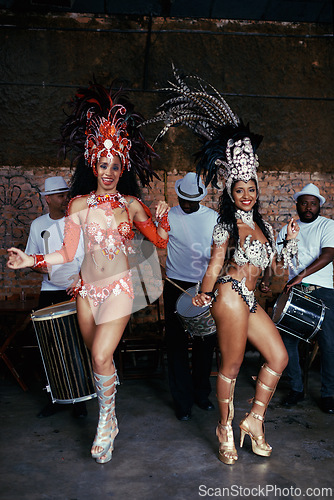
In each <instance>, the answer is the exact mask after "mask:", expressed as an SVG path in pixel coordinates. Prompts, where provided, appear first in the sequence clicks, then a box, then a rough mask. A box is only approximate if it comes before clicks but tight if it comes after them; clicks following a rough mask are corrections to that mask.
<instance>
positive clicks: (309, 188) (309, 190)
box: [293, 183, 326, 207]
mask: <svg viewBox="0 0 334 500" xmlns="http://www.w3.org/2000/svg"><path fill="white" fill-rule="evenodd" d="M304 194H310V195H312V196H315V197H316V198H318V200H319V201H320V206H321V207H322V205H323V204H324V203H325V201H326V199H325V198H324V197H323V196H321V194H320V192H319V188H318V187H317V186H315V185H314V184H312V183H310V184H306V186H304V187H303V189H302V190H301V191H299V193H295V194H294V195H293V199H294V200H295V201H297V200H298V198H299V196H303V195H304Z"/></svg>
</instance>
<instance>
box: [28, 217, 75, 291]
mask: <svg viewBox="0 0 334 500" xmlns="http://www.w3.org/2000/svg"><path fill="white" fill-rule="evenodd" d="M64 227H65V217H63V218H62V219H57V220H54V219H51V217H50V215H49V214H45V215H41V217H38V218H37V219H35V220H34V221H33V222H32V223H31V226H30V232H29V238H28V241H27V246H26V249H25V252H26V253H27V254H46V253H51V252H54V251H55V250H60V248H61V246H62V243H63V237H64ZM83 257H84V246H83V239H82V234H81V237H80V242H79V245H78V250H77V252H76V254H75V258H74V260H73V261H72V262H67V263H66V264H59V265H55V266H52V267H51V268H50V273H49V274H50V279H49V277H48V275H47V274H43V281H42V287H41V291H55V290H66V288H67V287H68V286H69V285H70V284H71V283H72V282H73V278H72V276H75V275H77V274H78V273H79V271H80V267H81V263H82V260H83Z"/></svg>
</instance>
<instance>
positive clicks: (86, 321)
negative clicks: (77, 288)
mask: <svg viewBox="0 0 334 500" xmlns="http://www.w3.org/2000/svg"><path fill="white" fill-rule="evenodd" d="M76 304H77V316H78V323H79V328H80V332H81V335H82V337H83V339H84V342H85V344H86V346H87V348H88V349H89V350H91V349H92V344H93V340H94V335H95V326H96V324H95V320H94V315H93V312H92V308H91V305H90V303H89V301H88V298H87V297H85V298H82V297H80V295H78V296H77V299H76Z"/></svg>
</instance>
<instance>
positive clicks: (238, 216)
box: [235, 208, 255, 229]
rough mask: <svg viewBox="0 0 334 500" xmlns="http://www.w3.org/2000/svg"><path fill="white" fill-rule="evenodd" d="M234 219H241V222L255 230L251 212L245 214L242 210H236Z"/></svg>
mask: <svg viewBox="0 0 334 500" xmlns="http://www.w3.org/2000/svg"><path fill="white" fill-rule="evenodd" d="M235 218H236V219H241V220H242V222H244V223H245V224H247V226H249V227H250V228H252V229H255V224H254V221H253V210H250V211H249V212H245V211H244V210H240V209H239V208H238V210H236V212H235Z"/></svg>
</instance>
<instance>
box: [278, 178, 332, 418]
mask: <svg viewBox="0 0 334 500" xmlns="http://www.w3.org/2000/svg"><path fill="white" fill-rule="evenodd" d="M293 198H294V200H295V201H296V208H297V212H298V215H299V220H298V221H297V223H298V226H299V228H300V231H299V234H298V260H299V265H298V267H297V268H296V269H295V270H294V269H293V268H292V267H291V266H290V267H289V281H288V283H287V285H286V290H287V291H289V290H290V289H291V287H292V286H294V287H297V288H301V289H302V291H303V292H305V293H307V294H310V296H312V297H316V298H317V299H321V300H322V301H323V302H324V304H325V305H326V306H327V307H328V309H326V312H325V318H324V321H323V323H322V325H321V329H320V330H319V332H318V334H317V341H318V345H319V350H320V353H321V400H320V407H321V409H322V410H323V411H324V412H326V413H332V414H334V305H333V304H334V290H333V259H334V221H333V220H332V219H328V218H326V217H322V216H321V215H320V207H322V206H323V204H324V203H325V201H326V200H325V198H324V197H323V196H322V195H321V194H320V192H319V189H318V187H317V186H315V185H314V184H312V183H310V184H307V185H306V186H305V187H303V189H302V190H301V191H300V192H298V193H295V194H294V196H293ZM286 228H287V226H285V227H283V228H282V230H281V231H280V233H279V235H278V238H277V244H278V246H279V245H280V243H282V241H283V240H284V238H285V234H286ZM283 341H284V344H285V347H286V349H287V351H288V354H289V363H288V366H287V368H286V372H287V375H288V377H289V380H290V385H291V390H290V393H289V394H288V396H287V398H286V399H285V400H284V404H285V405H287V406H291V405H294V404H297V403H298V402H299V401H302V400H303V399H304V387H303V379H302V373H301V367H300V364H299V353H298V344H299V339H298V338H297V337H294V336H292V335H289V334H283Z"/></svg>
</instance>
